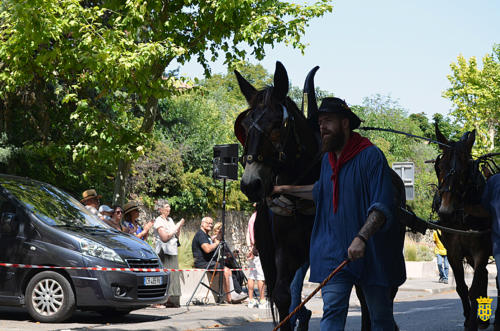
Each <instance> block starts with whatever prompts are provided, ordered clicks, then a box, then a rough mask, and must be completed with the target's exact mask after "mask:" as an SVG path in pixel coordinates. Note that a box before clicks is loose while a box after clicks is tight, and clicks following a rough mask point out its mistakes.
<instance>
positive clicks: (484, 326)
mask: <svg viewBox="0 0 500 331" xmlns="http://www.w3.org/2000/svg"><path fill="white" fill-rule="evenodd" d="M489 326H490V320H487V321H483V320H478V321H477V327H478V328H479V329H481V330H484V329H487V328H488V327H489Z"/></svg>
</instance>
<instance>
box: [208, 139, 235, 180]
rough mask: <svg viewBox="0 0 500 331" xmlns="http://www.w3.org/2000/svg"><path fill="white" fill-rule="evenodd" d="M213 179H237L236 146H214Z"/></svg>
mask: <svg viewBox="0 0 500 331" xmlns="http://www.w3.org/2000/svg"><path fill="white" fill-rule="evenodd" d="M213 165H214V168H213V177H214V178H215V179H221V178H226V179H232V180H237V179H238V144H226V145H215V146H214V160H213Z"/></svg>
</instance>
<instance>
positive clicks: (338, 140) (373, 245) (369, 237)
mask: <svg viewBox="0 0 500 331" xmlns="http://www.w3.org/2000/svg"><path fill="white" fill-rule="evenodd" d="M318 123H319V127H320V133H321V139H322V150H323V152H324V153H325V154H324V155H323V159H322V164H321V175H320V178H319V180H318V181H317V182H316V183H315V184H313V185H307V186H292V185H283V186H275V187H274V190H273V193H286V194H291V195H295V196H299V197H302V198H309V199H312V200H314V202H315V204H316V217H315V221H314V227H313V231H312V235H311V250H310V252H311V253H310V262H311V271H310V277H309V280H310V281H312V282H318V283H320V282H322V281H323V280H324V279H325V278H326V277H327V276H328V275H329V274H330V273H331V271H333V270H334V269H335V268H336V267H337V266H338V265H340V264H341V263H342V262H343V261H344V260H345V259H347V258H349V259H350V260H351V261H352V262H351V263H349V264H347V265H346V267H345V268H344V269H342V270H341V271H340V272H339V273H338V274H337V275H335V276H334V277H333V278H332V279H331V280H330V281H329V282H328V283H327V284H326V285H325V286H324V287H323V288H322V297H323V318H322V319H321V324H320V325H321V330H325V331H326V330H328V331H333V330H343V329H344V327H345V322H346V319H347V312H348V308H349V297H350V294H351V290H352V287H353V285H354V284H356V285H359V286H360V287H361V289H362V290H363V293H364V295H365V298H366V302H367V305H368V310H369V313H370V319H371V327H372V330H385V331H392V330H397V326H396V323H395V321H394V316H393V300H394V295H395V293H396V291H397V288H398V286H400V285H401V284H403V283H404V281H405V280H406V271H405V265H404V258H403V247H402V241H401V240H399V239H398V238H400V233H401V232H400V231H401V225H400V224H399V222H398V220H397V219H395V218H394V217H393V212H394V208H395V206H394V205H393V188H392V181H391V170H390V168H389V166H388V164H387V160H386V158H385V156H384V154H383V153H382V151H381V150H380V149H379V148H378V147H376V146H375V145H373V144H372V143H371V142H370V140H368V139H367V138H365V137H362V136H361V135H360V134H359V133H357V132H354V131H353V130H354V129H356V128H358V127H359V125H360V123H361V120H360V119H359V117H358V116H357V115H356V114H354V113H353V112H352V110H351V109H350V108H349V107H348V106H347V104H346V103H345V101H343V100H341V99H339V98H324V99H323V101H322V102H321V106H320V108H319V110H318Z"/></svg>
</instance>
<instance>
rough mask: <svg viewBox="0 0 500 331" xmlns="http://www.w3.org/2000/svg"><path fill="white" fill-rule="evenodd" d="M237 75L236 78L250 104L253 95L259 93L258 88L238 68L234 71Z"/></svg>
mask: <svg viewBox="0 0 500 331" xmlns="http://www.w3.org/2000/svg"><path fill="white" fill-rule="evenodd" d="M234 74H235V75H236V79H237V80H238V85H239V86H240V91H241V93H242V94H243V95H244V96H245V99H246V100H247V103H248V104H249V105H250V102H251V101H252V99H253V97H254V96H255V94H256V93H257V89H256V88H255V87H253V86H252V84H250V83H249V82H248V81H247V80H246V79H245V78H243V76H242V75H241V74H240V73H239V72H238V70H235V71H234Z"/></svg>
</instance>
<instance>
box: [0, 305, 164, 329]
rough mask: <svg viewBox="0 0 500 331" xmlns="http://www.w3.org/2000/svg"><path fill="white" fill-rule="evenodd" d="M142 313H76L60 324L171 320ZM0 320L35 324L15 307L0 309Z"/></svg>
mask: <svg viewBox="0 0 500 331" xmlns="http://www.w3.org/2000/svg"><path fill="white" fill-rule="evenodd" d="M142 312H143V311H138V312H131V313H130V314H128V315H125V316H105V315H101V314H99V313H96V312H82V311H76V312H75V313H74V314H73V316H72V317H71V318H69V319H68V320H66V321H65V322H63V323H55V324H53V325H57V324H61V325H64V326H65V327H71V324H72V323H75V324H108V323H109V324H133V323H141V322H154V321H161V320H167V319H171V317H170V316H157V315H149V314H143V313H142ZM0 320H4V321H27V322H33V323H36V322H35V321H34V320H33V319H32V318H31V316H30V315H29V314H28V312H27V311H26V309H23V308H17V307H0Z"/></svg>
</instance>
